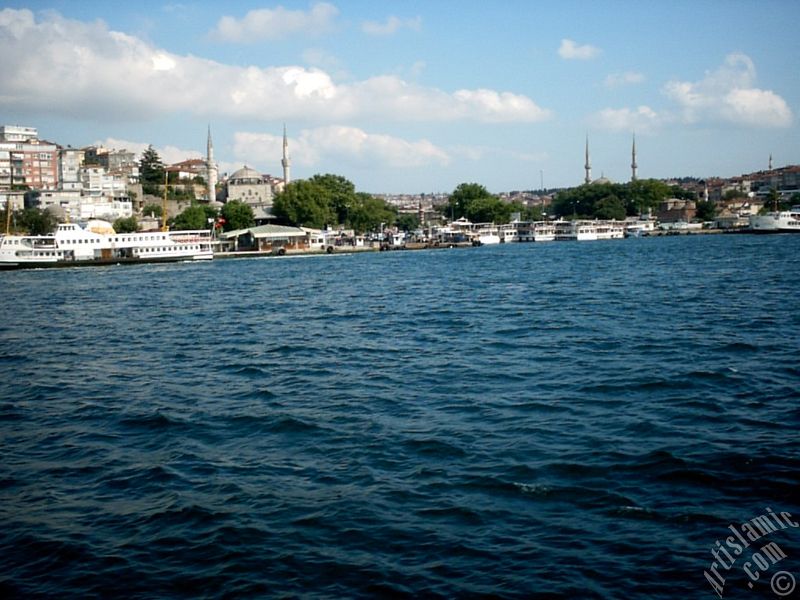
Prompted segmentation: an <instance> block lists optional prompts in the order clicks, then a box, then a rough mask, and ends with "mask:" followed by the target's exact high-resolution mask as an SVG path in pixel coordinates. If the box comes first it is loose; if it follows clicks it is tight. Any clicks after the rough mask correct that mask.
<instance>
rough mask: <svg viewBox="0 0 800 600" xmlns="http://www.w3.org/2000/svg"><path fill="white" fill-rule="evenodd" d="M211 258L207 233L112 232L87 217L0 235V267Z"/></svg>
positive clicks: (64, 265)
mask: <svg viewBox="0 0 800 600" xmlns="http://www.w3.org/2000/svg"><path fill="white" fill-rule="evenodd" d="M213 258H214V253H213V250H212V248H211V233H210V232H209V231H206V230H198V231H152V232H138V233H116V232H115V231H114V229H113V228H112V227H111V224H110V223H108V222H106V221H100V220H96V219H93V220H91V221H89V222H88V224H87V225H86V227H85V228H84V227H81V226H80V225H78V224H76V223H60V224H59V225H58V227H57V229H56V231H55V233H54V234H52V235H41V236H32V235H24V236H20V235H3V236H0V269H30V268H42V267H77V266H89V265H109V264H119V263H157V262H177V261H188V260H210V259H213Z"/></svg>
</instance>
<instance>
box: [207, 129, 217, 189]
mask: <svg viewBox="0 0 800 600" xmlns="http://www.w3.org/2000/svg"><path fill="white" fill-rule="evenodd" d="M206 174H207V178H206V181H207V182H208V201H209V202H214V201H215V200H216V199H217V165H216V164H215V163H214V144H213V143H212V142H211V125H209V126H208V142H206Z"/></svg>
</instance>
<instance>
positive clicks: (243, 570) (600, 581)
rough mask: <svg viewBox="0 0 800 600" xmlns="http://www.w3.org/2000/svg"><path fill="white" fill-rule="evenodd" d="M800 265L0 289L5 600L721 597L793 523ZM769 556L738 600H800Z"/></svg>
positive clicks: (60, 274) (342, 271) (262, 275)
mask: <svg viewBox="0 0 800 600" xmlns="http://www.w3.org/2000/svg"><path fill="white" fill-rule="evenodd" d="M799 256H800V236H796V237H791V236H766V237H754V236H697V237H688V238H686V237H681V238H660V239H643V240H625V241H613V242H597V243H591V242H589V243H551V244H539V245H534V244H515V245H502V246H493V247H483V248H476V249H465V250H435V251H419V252H396V253H375V254H361V255H347V256H345V255H334V256H324V257H307V258H281V259H247V260H232V261H229V260H225V261H222V260H219V261H214V262H213V263H211V264H180V265H168V266H133V267H110V268H97V269H69V270H55V271H49V270H43V271H27V272H15V273H1V274H0V286H2V307H3V311H2V312H3V316H2V318H1V319H0V342H1V345H0V459H1V461H0V593H2V595H3V596H4V597H19V598H29V597H53V598H61V597H76V598H77V597H80V598H90V597H111V596H127V597H135V598H156V597H187V598H196V597H221V596H227V597H296V596H303V597H318V598H342V597H381V596H395V597H397V596H400V597H402V596H407V597H479V596H485V597H514V598H529V597H563V598H595V597H596V598H640V597H641V598H713V597H716V593H715V592H714V590H713V589H712V586H711V585H710V584H709V582H708V581H707V580H706V578H705V577H704V575H703V572H704V570H708V569H710V566H711V563H712V561H713V560H714V557H713V556H712V554H711V550H712V549H713V548H714V545H715V542H716V541H717V540H724V538H725V537H726V536H727V535H730V531H729V530H728V529H727V528H728V525H729V524H737V523H743V522H746V521H748V520H750V519H752V518H753V517H756V516H757V515H760V514H763V513H764V512H765V510H766V509H767V507H770V508H771V509H773V510H775V511H788V512H789V513H791V514H793V515H796V516H797V517H800V501H798V498H800V494H799V493H798V489H800V487H799V485H800V470H799V469H800V454H799V453H798V449H800V437H799V435H800V434H798V426H800V405H799V404H798V400H799V399H800V364H799V363H798V361H799V360H800V286H799V285H798V282H800V261H799V260H798V257H799ZM769 539H771V540H774V541H776V542H777V543H778V544H780V547H781V548H783V549H784V550H785V553H786V554H787V558H786V559H784V560H783V561H782V562H781V563H780V565H770V568H771V570H770V572H769V573H765V574H763V576H762V577H761V578H760V579H759V580H758V581H755V583H754V582H753V581H752V578H751V577H749V576H747V575H746V574H745V572H744V571H743V568H742V564H743V561H744V560H745V559H747V556H749V554H748V552H750V550H748V552H746V553H745V555H743V556H742V557H740V558H739V559H738V562H737V563H736V564H735V565H734V566H733V567H732V568H731V569H730V570H729V571H726V572H724V573H723V574H724V575H725V579H726V583H725V584H724V588H725V591H724V595H725V597H726V598H730V597H734V598H735V597H742V598H744V597H747V598H752V597H774V596H771V595H770V594H772V591H771V589H770V586H769V584H770V576H771V575H772V573H773V572H775V571H777V570H778V569H784V570H786V571H788V572H791V573H794V574H795V575H796V576H797V577H800V568H798V566H799V565H800V560H798V559H799V558H800V529H793V528H791V527H790V528H788V529H786V530H780V531H777V532H775V533H773V534H771V535H770V538H769ZM764 541H767V540H764ZM758 545H760V544H758ZM754 546H755V545H754ZM748 582H750V583H754V588H753V589H750V588H748V587H747V583H748Z"/></svg>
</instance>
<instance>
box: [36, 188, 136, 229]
mask: <svg viewBox="0 0 800 600" xmlns="http://www.w3.org/2000/svg"><path fill="white" fill-rule="evenodd" d="M39 208H42V209H46V208H49V209H53V210H54V212H55V213H56V214H59V215H64V216H68V217H69V219H70V220H81V221H85V220H87V219H104V220H106V221H112V222H113V221H114V220H116V219H119V218H127V217H130V216H131V215H133V205H132V203H131V201H130V199H128V198H124V197H118V198H113V197H106V196H84V195H82V194H81V192H80V191H74V190H52V191H43V192H42V193H41V194H40V195H39Z"/></svg>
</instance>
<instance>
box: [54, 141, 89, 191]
mask: <svg viewBox="0 0 800 600" xmlns="http://www.w3.org/2000/svg"><path fill="white" fill-rule="evenodd" d="M82 166H83V150H80V149H78V148H61V150H60V151H59V153H58V179H59V187H60V189H62V190H77V191H80V190H81V189H83V183H82V181H81V167H82Z"/></svg>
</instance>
